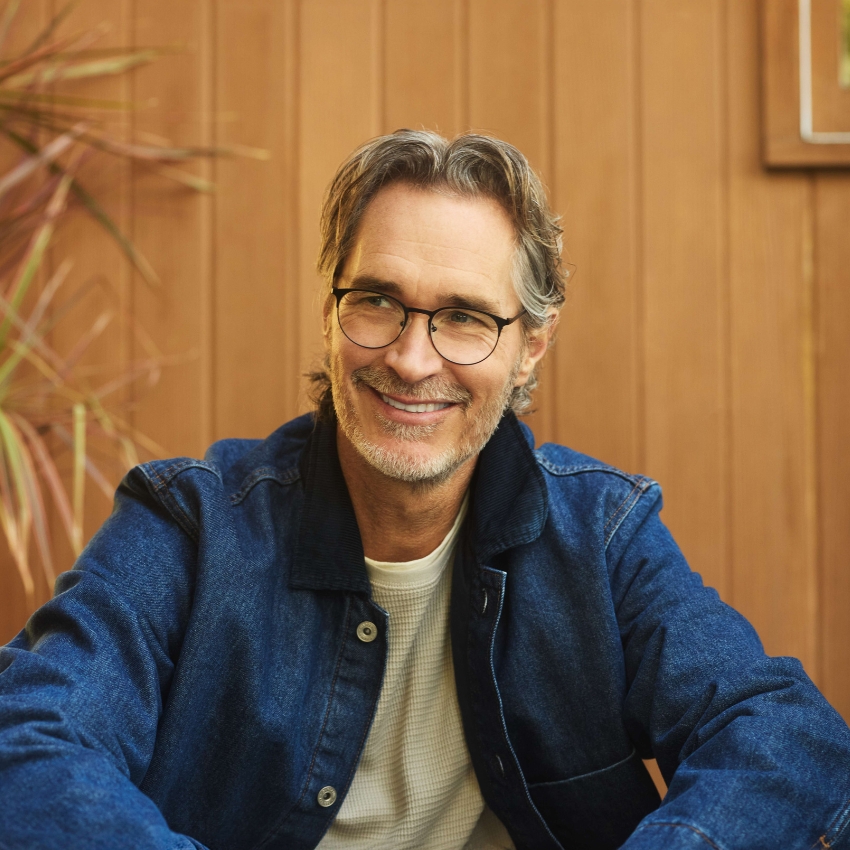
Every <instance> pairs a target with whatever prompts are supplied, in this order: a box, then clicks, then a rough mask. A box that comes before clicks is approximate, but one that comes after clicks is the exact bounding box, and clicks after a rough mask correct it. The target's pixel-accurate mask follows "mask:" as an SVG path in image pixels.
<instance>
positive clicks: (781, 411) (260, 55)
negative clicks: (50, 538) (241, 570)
mask: <svg viewBox="0 0 850 850" xmlns="http://www.w3.org/2000/svg"><path fill="white" fill-rule="evenodd" d="M24 5H25V7H26V16H27V17H26V20H25V21H24V22H22V25H21V26H22V28H23V29H26V28H30V29H32V28H33V27H34V26H35V23H36V22H37V21H38V20H39V19H41V20H43V19H44V18H45V16H46V15H47V14H48V13H49V11H50V9H51V8H52V6H53V5H54V4H53V3H52V2H50V0H28V2H27V3H26V4H24ZM56 5H57V6H58V5H59V4H58V3H56ZM100 20H109V21H111V22H112V23H113V24H114V28H113V30H112V32H111V34H110V35H109V38H110V39H111V40H112V41H113V42H115V43H123V44H136V45H151V44H157V45H162V44H181V45H184V46H185V48H186V49H185V50H184V51H183V52H182V53H180V54H178V55H175V56H172V57H168V58H165V59H163V60H161V61H160V62H159V63H157V64H156V65H154V66H151V67H149V68H145V69H143V70H140V71H138V72H137V73H136V74H135V76H134V77H133V78H132V79H129V80H127V81H114V82H112V83H110V84H109V86H110V87H111V88H109V87H107V88H108V90H110V91H113V92H117V93H118V94H122V95H124V96H126V97H128V98H130V99H132V100H134V101H135V102H137V103H139V104H142V105H143V107H144V108H142V109H141V111H139V112H138V113H137V114H136V115H135V116H134V118H133V120H132V123H133V124H134V127H135V129H136V130H137V131H138V130H143V131H146V132H150V133H156V134H159V135H163V136H167V137H169V138H171V139H172V140H173V141H175V142H199V141H200V142H204V143H217V144H228V143H231V142H239V143H243V144H247V145H254V146H257V147H261V148H265V149H267V150H269V151H270V152H271V154H272V158H271V160H270V161H269V162H266V163H261V162H254V161H249V160H239V159H233V160H220V161H216V162H214V163H205V164H202V165H200V166H199V167H198V169H199V172H201V173H203V174H205V175H206V176H208V177H211V178H212V179H214V180H215V182H216V184H217V186H218V191H217V192H216V194H215V195H214V196H200V195H193V194H191V193H189V192H187V191H183V190H179V189H175V188H173V187H172V186H170V185H168V184H164V183H162V182H161V181H158V180H154V179H152V178H151V177H149V176H144V175H138V174H137V175H133V174H131V173H130V171H129V170H128V169H127V168H120V167H119V168H115V169H113V170H112V171H111V172H109V173H110V175H111V177H110V180H111V181H112V187H111V188H109V187H108V191H110V192H111V196H110V198H111V200H110V203H111V208H112V209H113V212H114V213H115V214H116V215H118V216H119V219H120V220H121V221H122V223H123V224H124V226H125V227H126V228H127V229H128V230H129V231H130V232H131V233H132V234H133V236H134V238H135V239H136V240H137V242H138V244H139V245H140V247H141V248H142V249H143V250H144V251H145V252H146V253H147V254H148V255H149V257H150V258H151V259H152V261H153V263H154V265H155V266H156V268H157V269H158V271H159V272H160V274H161V276H162V278H163V281H164V285H163V287H162V289H161V291H160V292H155V291H152V290H150V288H148V287H146V286H145V285H144V284H143V283H141V282H140V281H139V279H138V277H137V276H134V275H133V274H131V272H130V271H129V269H128V268H127V267H126V264H124V263H122V261H121V259H120V257H119V255H118V253H117V251H116V250H115V249H114V247H113V246H111V245H110V244H109V242H108V240H106V239H105V237H104V236H103V235H102V234H100V233H99V232H97V230H96V229H95V228H93V227H92V226H91V225H90V224H89V223H86V222H79V223H75V224H74V225H73V227H72V228H71V229H70V231H66V233H65V234H64V236H63V239H62V240H60V243H59V244H58V245H57V247H56V249H55V255H56V256H57V257H59V256H61V253H62V252H63V251H66V252H67V253H69V254H71V255H73V256H74V257H75V259H76V269H75V274H76V275H78V277H79V278H80V279H82V278H83V277H84V276H85V275H87V274H91V273H93V272H95V271H101V272H103V273H105V274H107V275H109V276H110V277H111V279H112V280H113V281H114V283H115V284H116V286H117V287H118V291H119V293H120V297H121V299H122V300H123V303H124V304H125V305H126V306H127V307H128V309H129V310H130V311H131V312H132V313H133V315H134V316H135V317H137V318H138V320H139V321H140V322H141V323H142V324H143V325H144V326H145V327H146V328H147V329H148V331H149V332H150V333H151V334H152V335H153V337H154V338H155V339H156V341H157V342H158V344H159V345H160V346H161V347H162V348H163V349H164V350H166V351H168V352H174V353H189V354H190V355H191V356H189V357H186V358H184V360H183V362H181V363H180V364H178V365H175V366H172V367H170V368H169V369H167V370H166V372H165V373H164V376H163V379H162V381H161V382H160V384H159V385H158V386H157V387H156V388H155V389H154V390H153V391H152V392H150V393H148V394H147V395H144V396H142V397H141V398H140V399H139V401H138V408H137V410H136V412H135V414H134V416H135V422H136V424H137V425H138V427H139V428H141V429H142V430H144V431H145V432H146V433H147V434H149V435H150V436H151V437H153V438H154V439H156V440H158V441H159V442H160V443H161V444H162V445H163V446H164V447H165V448H166V450H167V452H168V453H170V454H192V455H197V454H200V453H202V452H203V450H204V447H205V446H206V445H207V444H208V443H209V442H210V441H211V440H213V439H216V438H219V437H225V436H230V435H243V436H258V437H259V436H263V435H265V434H266V433H268V432H270V431H271V430H272V429H274V428H275V427H276V426H277V425H278V424H279V423H281V422H282V421H284V420H286V419H287V418H289V417H291V416H293V415H294V414H296V413H297V412H300V411H302V410H304V409H306V406H307V402H306V398H305V395H304V391H303V385H302V381H301V379H300V377H299V376H300V373H301V372H303V371H304V370H305V369H306V368H307V367H308V366H309V365H310V364H311V363H312V362H314V361H315V359H316V358H317V357H318V353H319V342H320V335H319V322H318V301H319V298H318V283H317V277H316V274H315V272H314V260H315V256H316V249H317V244H318V231H317V221H318V215H319V208H320V202H321V197H322V192H323V189H324V187H325V185H326V183H327V182H328V180H329V178H330V177H331V175H332V173H333V171H334V169H335V168H336V166H337V165H338V163H339V162H340V161H341V160H342V158H343V157H344V156H345V155H346V154H347V153H348V152H349V151H350V150H351V149H352V148H354V147H355V146H356V145H357V144H358V143H360V142H361V141H363V140H365V139H366V138H368V137H370V136H374V135H376V134H379V133H382V132H386V131H390V130H393V129H395V128H398V127H402V126H406V127H420V126H422V127H429V128H436V129H439V130H440V131H441V132H443V133H444V134H448V135H451V134H454V133H456V132H458V131H461V130H465V129H468V128H475V129H479V130H483V131H487V132H492V133H495V134H497V135H499V136H502V137H503V138H506V139H508V140H509V141H512V142H514V143H515V144H517V145H518V146H519V147H520V148H521V149H522V150H523V151H525V152H526V154H527V155H528V156H529V158H530V159H531V161H532V162H533V164H534V165H535V166H536V167H537V168H538V169H539V170H540V171H541V172H542V174H543V176H544V179H545V181H546V183H547V185H548V186H549V187H550V190H551V195H552V201H553V204H554V206H555V208H556V209H557V210H558V211H560V213H561V214H562V215H563V224H564V229H565V233H566V245H567V248H568V253H569V256H570V258H571V260H572V261H573V262H575V263H576V264H577V266H578V274H577V276H576V278H575V280H574V283H573V284H572V287H571V292H570V295H569V299H568V303H567V305H566V308H565V310H564V315H563V320H562V324H561V330H560V336H559V339H558V342H557V343H556V346H555V348H554V349H553V351H552V352H551V354H550V356H549V358H548V361H547V363H546V364H545V368H544V370H543V381H542V388H541V390H540V393H539V410H538V412H537V413H536V414H535V416H534V417H533V424H534V427H535V430H536V433H537V435H538V438H539V439H540V440H541V441H543V440H558V441H561V442H565V443H568V444H570V445H571V446H573V447H575V448H578V449H580V450H582V451H585V452H588V453H591V454H594V455H597V456H599V457H601V458H603V459H605V460H607V461H610V462H612V463H614V464H617V465H620V466H622V467H624V468H626V469H628V470H633V471H641V472H644V473H647V474H649V475H651V476H653V477H655V478H657V479H658V480H659V481H660V482H661V483H662V485H663V486H664V489H665V497H666V507H665V509H664V513H663V516H664V517H665V519H666V521H667V522H668V524H669V525H670V526H671V528H672V529H673V532H674V534H675V535H676V537H677V539H678V540H679V542H680V544H681V545H682V547H683V549H684V551H685V553H686V554H687V556H688V557H689V559H690V561H691V563H692V565H693V566H694V568H695V569H697V570H698V571H700V572H701V573H702V574H703V576H704V578H705V580H706V581H707V582H708V583H710V584H712V585H714V586H715V587H717V588H718V590H719V591H720V593H721V595H722V596H723V597H724V598H725V599H726V600H727V601H729V602H730V603H732V604H733V605H735V606H736V607H738V608H739V609H740V610H742V611H743V612H744V613H745V614H746V615H747V616H748V617H749V618H750V619H751V620H752V622H753V623H754V624H755V625H756V627H757V629H758V631H759V633H760V635H761V636H762V639H763V641H764V643H765V645H766V647H767V650H768V651H769V652H770V653H772V654H793V655H796V656H799V657H800V658H802V659H803V662H804V664H805V666H806V668H807V670H808V671H809V673H810V674H811V675H812V676H813V678H814V679H815V680H816V681H817V682H818V684H819V685H820V686H821V687H822V688H823V690H824V691H825V692H826V694H827V696H828V697H829V698H830V699H831V700H832V701H833V703H834V704H835V705H836V706H837V707H838V708H839V709H840V710H841V711H842V712H843V713H844V715H845V717H848V718H850V672H848V670H850V617H848V614H847V612H848V611H850V564H848V557H850V556H849V555H848V553H850V451H848V449H847V443H848V440H850V425H848V422H850V386H848V374H850V333H848V331H850V238H848V222H850V172H829V171H821V172H818V173H814V172H811V171H808V172H807V171H793V172H786V173H768V172H767V171H765V170H764V169H763V168H762V166H761V164H760V154H759V144H760V141H759V26H758V22H759V8H758V3H757V0H180V2H179V3H175V2H173V0H84V2H83V3H81V4H80V6H79V8H78V10H77V11H76V12H75V13H74V15H73V18H72V20H71V24H72V25H73V26H77V25H83V24H88V23H94V22H98V21H100ZM154 97H155V98H156V99H157V101H158V104H157V106H155V107H151V106H145V104H147V102H148V100H149V99H150V98H154ZM133 346H134V343H133V341H132V338H131V337H130V336H129V335H128V334H127V333H126V332H118V331H116V332H115V333H114V334H113V336H112V337H110V338H108V339H107V340H106V341H105V342H104V343H103V348H102V354H103V355H104V356H106V357H113V358H114V357H117V358H128V357H131V356H132V353H133V351H132V349H133ZM107 510H108V505H107V503H106V502H105V501H104V502H99V503H97V504H95V505H94V506H93V508H92V512H91V513H92V515H91V525H92V527H95V525H96V523H97V522H98V521H100V519H101V518H102V517H103V516H104V515H105V512H106V511H107ZM47 592H48V591H47V588H46V585H45V583H43V582H42V585H41V588H40V594H41V596H42V598H43V597H44V595H45V594H46V593H47ZM25 614H26V611H25V607H24V603H23V596H22V593H21V591H20V589H19V588H18V585H17V580H16V578H15V576H14V573H13V572H12V571H11V568H9V567H8V566H6V567H4V568H3V570H0V632H1V633H0V638H3V639H6V638H9V637H11V635H12V634H13V633H14V632H15V631H16V630H17V629H18V628H19V627H20V626H21V625H22V624H23V621H24V618H25Z"/></svg>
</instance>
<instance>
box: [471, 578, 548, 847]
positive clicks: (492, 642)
mask: <svg viewBox="0 0 850 850" xmlns="http://www.w3.org/2000/svg"><path fill="white" fill-rule="evenodd" d="M483 571H486V572H489V573H491V574H492V575H494V576H496V577H498V580H499V585H500V587H499V606H498V608H497V609H496V616H495V617H494V618H493V626H492V628H491V630H490V639H489V640H488V642H487V644H488V652H487V661H488V664H489V667H490V677H491V679H492V683H493V690H494V691H495V692H496V700H497V702H498V704H499V725H500V728H501V732H502V737H503V738H504V742H505V745H506V746H507V749H508V752H509V753H510V754H511V757H512V758H513V761H514V766H515V767H516V768H517V769H518V770H519V774H520V776H521V777H522V776H523V774H522V768H521V767H520V765H519V758H518V757H517V754H516V750H515V749H514V745H513V744H512V743H511V738H510V735H508V727H507V724H506V723H505V706H504V703H503V702H502V694H501V692H500V691H499V685H498V683H497V681H496V662H495V660H494V656H495V649H496V631H497V630H498V628H499V623H500V622H501V620H502V611H503V609H504V607H505V581H506V579H507V573H505V572H503V571H502V570H496V569H493V568H492V567H487V566H484V567H483ZM481 585H482V587H483V586H484V582H483V581H482V582H481ZM485 590H486V588H485ZM471 599H472V597H471V596H470V600H471ZM479 739H480V734H479ZM522 788H523V791H524V792H525V799H526V802H527V803H528V805H529V806H530V807H531V810H532V811H533V812H534V814H536V815H537V817H538V819H539V821H540V823H541V824H542V826H543V828H544V829H545V830H546V832H547V834H548V835H549V837H550V838H552V840H553V841H555V834H554V833H553V832H552V830H551V828H550V827H549V824H548V823H546V821H545V820H544V819H543V816H542V815H541V814H540V812H539V811H538V809H537V806H536V805H535V804H534V800H533V799H532V798H531V790H530V789H529V787H528V784H527V783H526V781H525V778H523V779H522Z"/></svg>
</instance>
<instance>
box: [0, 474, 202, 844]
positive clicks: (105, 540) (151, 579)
mask: <svg viewBox="0 0 850 850" xmlns="http://www.w3.org/2000/svg"><path fill="white" fill-rule="evenodd" d="M194 561H195V550H194V544H193V543H192V541H191V540H190V539H189V538H188V537H187V536H186V535H185V533H184V532H183V531H181V530H180V529H179V528H178V527H177V526H176V525H175V524H174V523H173V522H172V521H171V520H170V518H169V516H168V514H167V513H166V512H165V511H164V510H162V508H161V507H160V506H159V505H158V503H157V501H156V499H155V498H154V497H153V496H152V495H151V492H150V491H149V490H148V487H147V484H146V481H145V479H144V476H143V474H142V473H141V472H140V471H138V470H134V471H133V472H131V473H130V475H128V477H127V478H126V479H125V481H124V482H123V483H122V485H121V487H120V488H119V491H118V494H117V496H116V504H115V510H114V511H113V514H112V516H111V517H110V518H109V519H108V520H107V522H106V523H105V525H104V527H103V528H102V529H101V531H100V532H98V534H97V535H96V536H95V538H94V539H93V540H92V542H91V543H90V544H89V546H88V547H87V548H86V549H85V551H84V552H83V554H82V555H81V556H80V559H79V561H78V563H77V565H76V566H75V568H74V569H73V570H72V571H71V572H68V573H65V574H63V575H62V576H60V578H59V579H58V581H57V584H56V595H55V596H54V598H53V599H52V600H51V601H50V602H48V603H47V604H46V605H44V606H43V607H42V608H41V609H39V610H38V611H37V612H36V613H35V614H34V615H33V616H32V617H31V619H30V620H29V622H28V623H27V625H26V628H25V629H24V630H23V631H22V632H21V633H20V634H19V635H18V636H17V637H16V638H15V639H14V640H13V641H12V642H11V643H10V644H9V645H8V646H6V647H3V648H0V848H3V850H13V848H24V847H25V848H28V850H67V849H68V848H76V847H83V846H85V847H86V848H103V850H106V848H109V850H114V848H117V847H133V848H138V850H154V848H156V850H166V849H167V850H184V848H187V849H188V848H202V847H203V845H201V844H200V843H199V842H197V841H194V840H193V839H191V838H189V837H187V836H183V835H178V834H176V833H173V832H172V831H171V830H170V829H169V827H168V824H167V823H166V822H165V819H164V818H163V816H162V814H161V813H160V811H159V810H158V809H157V807H156V805H155V804H154V803H153V801H152V800H150V799H149V798H148V797H146V796H145V795H144V794H143V793H142V792H141V791H140V790H139V789H138V787H137V786H138V784H139V783H140V782H141V781H142V779H143V777H144V775H145V772H146V770H147V767H148V764H149V762H150V759H151V754H152V751H153V745H154V741H155V738H156V731H157V722H158V719H159V717H160V714H161V712H162V703H163V696H164V695H165V694H166V693H167V689H168V685H169V682H170V679H171V675H172V671H173V659H175V658H176V657H177V653H178V652H179V645H180V640H181V634H182V628H183V623H185V618H186V616H187V611H188V605H189V600H190V598H191V570H192V565H193V563H194Z"/></svg>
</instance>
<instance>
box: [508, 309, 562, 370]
mask: <svg viewBox="0 0 850 850" xmlns="http://www.w3.org/2000/svg"><path fill="white" fill-rule="evenodd" d="M558 317H559V313H558V311H557V310H556V309H555V308H554V307H550V308H549V310H548V313H547V320H546V324H545V325H543V327H542V328H538V329H537V330H535V331H532V332H531V333H529V334H527V336H526V341H525V351H524V352H523V357H522V363H521V365H520V368H519V373H518V374H517V376H516V380H515V381H514V386H515V387H524V386H525V385H526V383H528V379H529V378H530V377H531V373H532V372H533V371H534V367H535V366H536V365H537V364H538V363H539V362H540V361H541V360H542V359H543V355H544V354H545V353H546V351H547V349H548V348H549V343H550V342H551V340H552V335H553V334H554V333H555V328H556V327H557V325H558Z"/></svg>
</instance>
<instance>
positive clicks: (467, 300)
mask: <svg viewBox="0 0 850 850" xmlns="http://www.w3.org/2000/svg"><path fill="white" fill-rule="evenodd" d="M349 286H350V288H351V289H371V290H373V291H375V292H384V293H386V294H387V295H392V296H394V297H395V298H398V300H399V301H401V300H402V299H401V296H402V294H403V291H402V288H401V286H400V285H399V284H397V283H396V282H395V281H392V280H384V279H383V278H380V277H375V276H373V275H370V274H362V275H357V276H356V277H355V278H353V279H352V280H351V283H350V284H349ZM443 300H444V301H445V303H444V304H441V305H440V306H441V307H464V308H465V309H467V310H478V311H480V312H482V313H490V314H491V315H493V316H499V317H501V313H500V311H499V310H498V308H497V307H496V306H495V304H493V302H492V301H488V300H487V299H486V298H479V297H477V296H475V295H461V294H460V293H456V292H455V293H448V294H447V295H445V296H444V297H443ZM408 306H411V305H408Z"/></svg>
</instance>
